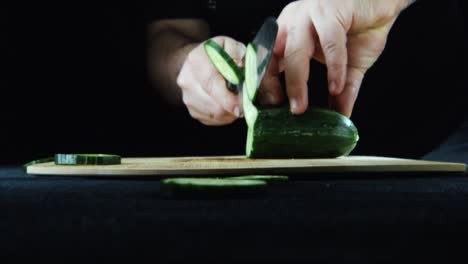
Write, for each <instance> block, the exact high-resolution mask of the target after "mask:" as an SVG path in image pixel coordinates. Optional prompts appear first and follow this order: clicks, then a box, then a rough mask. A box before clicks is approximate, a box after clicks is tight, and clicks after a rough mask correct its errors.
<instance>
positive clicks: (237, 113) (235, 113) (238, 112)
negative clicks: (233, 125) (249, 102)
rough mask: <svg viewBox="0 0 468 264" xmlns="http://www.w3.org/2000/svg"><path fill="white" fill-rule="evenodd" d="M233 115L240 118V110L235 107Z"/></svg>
mask: <svg viewBox="0 0 468 264" xmlns="http://www.w3.org/2000/svg"><path fill="white" fill-rule="evenodd" d="M234 115H235V116H237V117H240V116H241V113H240V109H239V107H238V106H236V107H235V108H234Z"/></svg>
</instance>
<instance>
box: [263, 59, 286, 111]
mask: <svg viewBox="0 0 468 264" xmlns="http://www.w3.org/2000/svg"><path fill="white" fill-rule="evenodd" d="M278 67H279V66H278V57H277V56H276V55H275V54H273V55H272V57H271V60H270V65H268V69H267V71H266V72H265V76H264V77H263V80H262V82H261V83H260V90H259V92H258V102H259V103H260V104H261V105H278V104H280V103H281V102H282V101H283V100H284V93H283V89H282V87H281V82H280V79H279V68H278Z"/></svg>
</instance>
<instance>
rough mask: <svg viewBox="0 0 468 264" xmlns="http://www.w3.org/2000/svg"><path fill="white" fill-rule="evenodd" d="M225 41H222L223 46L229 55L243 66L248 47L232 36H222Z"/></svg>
mask: <svg viewBox="0 0 468 264" xmlns="http://www.w3.org/2000/svg"><path fill="white" fill-rule="evenodd" d="M222 38H223V40H224V41H222V42H221V43H222V47H223V48H224V50H225V51H226V53H227V54H229V56H231V58H232V59H233V60H234V61H235V62H236V63H237V64H238V65H240V66H242V64H243V61H242V58H244V55H245V51H246V47H245V45H244V43H242V42H239V41H236V40H235V39H232V38H230V37H222Z"/></svg>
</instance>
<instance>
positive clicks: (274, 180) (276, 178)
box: [225, 175, 289, 185]
mask: <svg viewBox="0 0 468 264" xmlns="http://www.w3.org/2000/svg"><path fill="white" fill-rule="evenodd" d="M225 179H227V180H260V181H265V182H266V183H268V184H269V185H281V184H284V183H287V182H288V181H289V177H288V176H285V175H244V176H235V177H228V178H225Z"/></svg>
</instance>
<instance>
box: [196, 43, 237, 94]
mask: <svg viewBox="0 0 468 264" xmlns="http://www.w3.org/2000/svg"><path fill="white" fill-rule="evenodd" d="M204 47H205V51H206V54H207V55H208V58H210V60H211V62H212V63H213V64H214V66H215V67H216V68H217V69H218V71H219V73H220V74H221V75H222V76H223V77H224V78H225V79H226V80H227V81H228V88H229V89H230V90H237V87H238V86H239V85H240V84H241V83H242V82H243V81H244V71H243V69H242V68H240V67H239V66H237V64H236V62H235V61H234V60H233V59H232V58H231V56H229V54H227V52H226V51H225V50H224V49H223V48H222V47H221V46H220V45H219V44H218V43H217V42H216V41H214V40H211V39H209V40H207V41H206V42H205V44H204Z"/></svg>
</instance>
